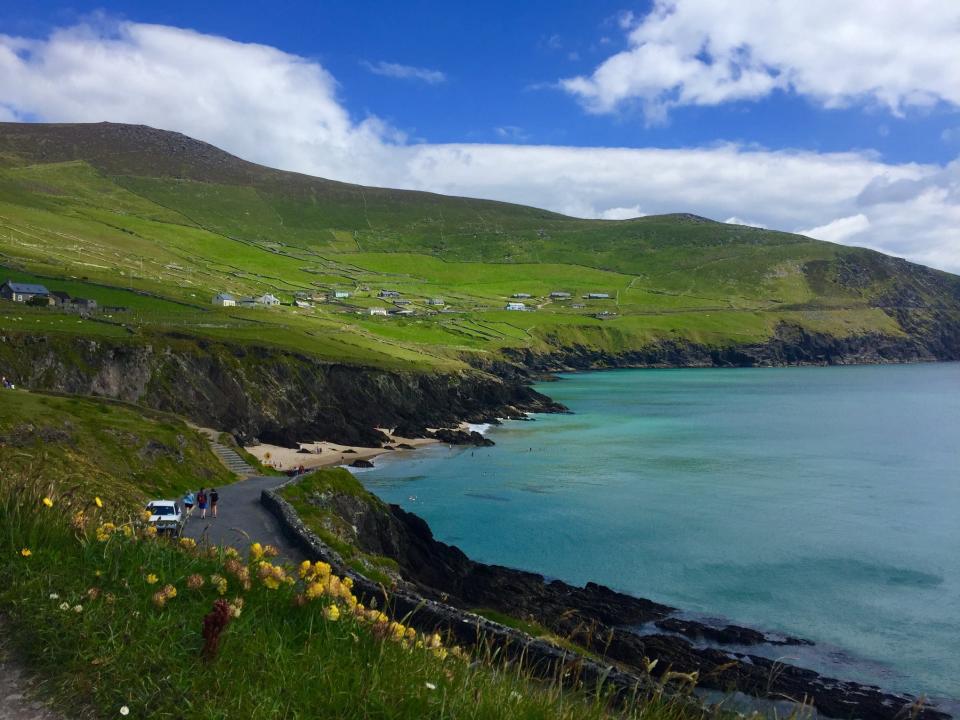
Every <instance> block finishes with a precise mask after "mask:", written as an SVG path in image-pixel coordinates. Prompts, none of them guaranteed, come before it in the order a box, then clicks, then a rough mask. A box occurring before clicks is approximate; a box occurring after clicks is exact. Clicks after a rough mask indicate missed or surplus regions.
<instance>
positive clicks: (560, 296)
mask: <svg viewBox="0 0 960 720" xmlns="http://www.w3.org/2000/svg"><path fill="white" fill-rule="evenodd" d="M550 297H551V298H553V299H554V300H569V299H570V297H571V295H570V293H568V292H563V291H556V292H552V293H550Z"/></svg>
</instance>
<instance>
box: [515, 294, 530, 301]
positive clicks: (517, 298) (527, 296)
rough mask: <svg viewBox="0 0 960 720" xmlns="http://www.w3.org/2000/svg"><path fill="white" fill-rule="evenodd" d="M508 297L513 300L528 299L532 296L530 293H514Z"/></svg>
mask: <svg viewBox="0 0 960 720" xmlns="http://www.w3.org/2000/svg"><path fill="white" fill-rule="evenodd" d="M510 297H512V298H513V299H515V300H529V299H530V298H531V297H532V296H531V295H530V293H514V294H513V295H511V296H510Z"/></svg>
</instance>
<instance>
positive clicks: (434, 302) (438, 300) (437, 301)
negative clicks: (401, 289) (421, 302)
mask: <svg viewBox="0 0 960 720" xmlns="http://www.w3.org/2000/svg"><path fill="white" fill-rule="evenodd" d="M445 304H446V303H445V302H444V300H443V298H442V297H435V298H430V299H429V300H427V305H445Z"/></svg>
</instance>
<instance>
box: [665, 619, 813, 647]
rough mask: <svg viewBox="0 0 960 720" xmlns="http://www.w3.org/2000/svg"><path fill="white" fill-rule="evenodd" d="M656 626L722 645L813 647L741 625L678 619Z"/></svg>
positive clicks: (802, 641)
mask: <svg viewBox="0 0 960 720" xmlns="http://www.w3.org/2000/svg"><path fill="white" fill-rule="evenodd" d="M654 624H655V625H656V626H657V627H658V628H660V629H661V630H667V631H669V632H675V633H679V634H680V635H686V636H687V637H689V638H691V639H692V640H706V641H708V642H714V643H719V644H721V645H813V643H812V642H810V641H809V640H802V639H800V638H795V637H789V636H787V637H783V636H774V635H766V634H764V633H762V632H760V631H759V630H754V629H753V628H745V627H740V626H739V625H724V626H723V627H717V626H715V625H707V624H706V623H702V622H698V621H697V620H684V619H682V618H677V617H669V618H664V619H663V620H657V621H656V622H655V623H654Z"/></svg>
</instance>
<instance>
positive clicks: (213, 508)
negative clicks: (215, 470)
mask: <svg viewBox="0 0 960 720" xmlns="http://www.w3.org/2000/svg"><path fill="white" fill-rule="evenodd" d="M219 502H220V493H218V492H217V489H216V488H210V514H211V515H213V517H214V519H216V517H217V503H219Z"/></svg>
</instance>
